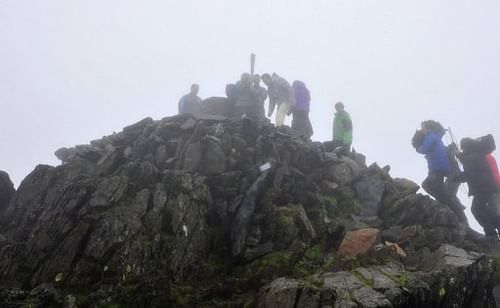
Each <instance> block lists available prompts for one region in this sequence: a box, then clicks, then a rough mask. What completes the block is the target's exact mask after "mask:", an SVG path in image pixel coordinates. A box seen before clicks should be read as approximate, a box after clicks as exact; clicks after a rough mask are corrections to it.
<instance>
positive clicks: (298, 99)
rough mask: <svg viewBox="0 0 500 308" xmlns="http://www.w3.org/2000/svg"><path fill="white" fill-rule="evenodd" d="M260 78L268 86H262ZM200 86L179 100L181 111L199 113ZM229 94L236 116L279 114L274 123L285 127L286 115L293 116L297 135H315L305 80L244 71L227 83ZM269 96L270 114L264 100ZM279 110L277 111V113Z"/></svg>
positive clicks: (309, 136) (254, 117)
mask: <svg viewBox="0 0 500 308" xmlns="http://www.w3.org/2000/svg"><path fill="white" fill-rule="evenodd" d="M261 81H262V82H263V83H264V85H265V86H266V87H267V89H266V88H265V87H263V86H261ZM198 90H199V87H198V85H196V84H193V85H192V86H191V91H190V93H188V94H186V95H184V96H183V97H182V98H181V100H180V101H179V113H199V112H200V110H201V99H200V98H199V97H198ZM226 95H227V98H228V99H229V101H230V102H231V104H232V106H233V116H234V117H237V118H239V117H242V116H245V117H247V118H251V119H254V120H257V121H260V120H265V119H267V117H271V116H272V115H273V114H274V113H275V114H276V120H275V125H276V126H282V125H284V123H285V119H286V117H287V116H289V115H292V129H294V130H295V131H296V132H297V134H298V135H300V136H303V137H304V138H306V139H310V138H311V136H312V135H313V129H312V125H311V121H310V120H309V104H310V101H311V94H310V92H309V90H308V89H307V87H306V85H305V83H304V82H302V81H299V80H296V81H294V82H293V83H292V85H290V83H289V82H288V81H287V80H286V79H285V78H283V77H281V76H279V75H278V74H276V73H273V74H272V75H270V74H263V75H262V77H261V76H259V75H256V74H255V75H250V74H248V73H243V74H242V75H241V78H240V80H239V81H238V82H236V83H235V84H228V85H227V86H226ZM268 97H269V108H268V111H267V117H266V112H265V106H264V102H265V101H266V99H267V98H268ZM275 111H276V112H275Z"/></svg>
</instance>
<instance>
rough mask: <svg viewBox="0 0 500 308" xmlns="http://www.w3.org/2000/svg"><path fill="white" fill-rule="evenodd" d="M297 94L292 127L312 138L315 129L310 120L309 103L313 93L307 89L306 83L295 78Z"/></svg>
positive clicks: (295, 92)
mask: <svg viewBox="0 0 500 308" xmlns="http://www.w3.org/2000/svg"><path fill="white" fill-rule="evenodd" d="M292 88H293V92H294V94H295V105H294V106H293V108H292V115H293V118H292V128H293V129H295V130H296V131H297V132H298V133H299V135H300V136H302V137H304V138H306V139H307V140H310V139H311V136H312V135H313V129H312V125H311V121H310V120H309V104H310V102H311V93H310V92H309V90H308V89H307V87H306V85H305V83H303V82H302V81H300V80H295V81H294V82H293V84H292Z"/></svg>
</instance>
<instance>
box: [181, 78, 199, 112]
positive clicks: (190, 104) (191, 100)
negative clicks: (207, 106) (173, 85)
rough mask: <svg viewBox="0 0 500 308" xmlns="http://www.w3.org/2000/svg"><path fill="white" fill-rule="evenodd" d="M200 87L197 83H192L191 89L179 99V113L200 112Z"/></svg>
mask: <svg viewBox="0 0 500 308" xmlns="http://www.w3.org/2000/svg"><path fill="white" fill-rule="evenodd" d="M199 90H200V87H199V86H198V85H197V84H192V85H191V91H190V92H189V93H188V94H186V95H184V96H183V97H182V98H181V99H180V101H179V114H184V113H191V114H195V113H200V111H201V98H199V97H198V91H199Z"/></svg>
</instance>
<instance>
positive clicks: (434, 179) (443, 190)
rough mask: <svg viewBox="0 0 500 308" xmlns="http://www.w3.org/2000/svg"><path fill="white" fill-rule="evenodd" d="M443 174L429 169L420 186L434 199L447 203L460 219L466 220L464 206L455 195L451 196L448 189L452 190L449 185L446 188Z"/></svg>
mask: <svg viewBox="0 0 500 308" xmlns="http://www.w3.org/2000/svg"><path fill="white" fill-rule="evenodd" d="M444 177H445V174H444V173H442V172H439V171H433V170H429V173H428V175H427V177H426V178H425V180H424V181H423V182H422V188H423V189H424V190H425V191H426V192H427V193H428V194H429V195H431V196H432V197H434V199H436V200H437V201H439V202H440V203H442V204H445V205H447V206H448V207H449V208H450V209H451V210H452V211H453V212H454V213H455V214H456V215H457V218H458V219H459V220H461V221H464V222H465V221H467V218H466V217H465V214H464V211H463V210H464V207H463V206H462V204H461V203H460V201H459V200H458V198H457V197H456V196H452V195H451V194H450V193H449V192H448V189H449V190H452V189H451V187H449V188H448V189H447V187H446V186H445V183H444Z"/></svg>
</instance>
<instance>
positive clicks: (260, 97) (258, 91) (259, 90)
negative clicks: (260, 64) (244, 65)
mask: <svg viewBox="0 0 500 308" xmlns="http://www.w3.org/2000/svg"><path fill="white" fill-rule="evenodd" d="M260 80H261V79H260V76H259V75H254V76H253V92H254V95H255V96H256V98H257V99H256V101H257V104H256V106H255V111H254V112H253V114H254V115H255V116H256V118H257V120H264V119H266V108H265V107H264V102H265V101H266V98H267V90H266V89H265V88H264V87H262V86H261V85H260Z"/></svg>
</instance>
